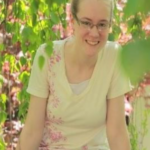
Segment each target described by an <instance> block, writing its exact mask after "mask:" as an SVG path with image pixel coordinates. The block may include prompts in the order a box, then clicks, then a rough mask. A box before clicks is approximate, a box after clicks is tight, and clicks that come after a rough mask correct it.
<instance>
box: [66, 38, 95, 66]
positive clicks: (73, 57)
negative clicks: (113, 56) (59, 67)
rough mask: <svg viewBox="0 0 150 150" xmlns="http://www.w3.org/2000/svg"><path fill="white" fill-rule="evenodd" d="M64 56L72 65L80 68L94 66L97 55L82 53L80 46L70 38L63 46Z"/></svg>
mask: <svg viewBox="0 0 150 150" xmlns="http://www.w3.org/2000/svg"><path fill="white" fill-rule="evenodd" d="M65 57H66V59H67V61H68V62H69V63H71V64H72V65H73V66H77V67H80V68H94V66H95V64H96V62H97V59H98V56H97V55H96V56H88V55H85V54H84V53H83V51H82V50H81V47H80V46H78V45H77V44H75V42H74V41H73V39H72V40H70V41H69V42H67V43H66V46H65Z"/></svg>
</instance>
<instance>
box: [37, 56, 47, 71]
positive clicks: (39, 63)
mask: <svg viewBox="0 0 150 150" xmlns="http://www.w3.org/2000/svg"><path fill="white" fill-rule="evenodd" d="M44 63H45V58H44V56H42V55H41V56H39V58H38V65H39V67H40V69H41V70H42V68H43V66H44Z"/></svg>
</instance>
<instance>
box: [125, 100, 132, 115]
mask: <svg viewBox="0 0 150 150" xmlns="http://www.w3.org/2000/svg"><path fill="white" fill-rule="evenodd" d="M132 110H133V109H132V106H131V104H130V103H129V101H128V100H127V99H126V98H125V115H126V116H130V114H131V112H132Z"/></svg>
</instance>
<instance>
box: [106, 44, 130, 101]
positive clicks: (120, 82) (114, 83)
mask: <svg viewBox="0 0 150 150" xmlns="http://www.w3.org/2000/svg"><path fill="white" fill-rule="evenodd" d="M120 50H121V47H120V46H119V47H118V49H117V54H116V59H115V64H114V69H113V73H112V77H111V81H110V85H109V89H108V93H107V99H112V98H115V97H118V96H121V95H124V94H125V93H127V92H129V91H131V83H130V80H129V78H128V77H127V76H126V75H125V73H123V69H122V67H121V65H120V63H119V62H120V61H119V51H120Z"/></svg>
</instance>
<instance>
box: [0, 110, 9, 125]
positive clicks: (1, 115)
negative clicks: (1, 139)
mask: <svg viewBox="0 0 150 150" xmlns="http://www.w3.org/2000/svg"><path fill="white" fill-rule="evenodd" d="M6 119H7V113H6V112H4V111H2V112H0V123H4V122H5V120H6Z"/></svg>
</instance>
